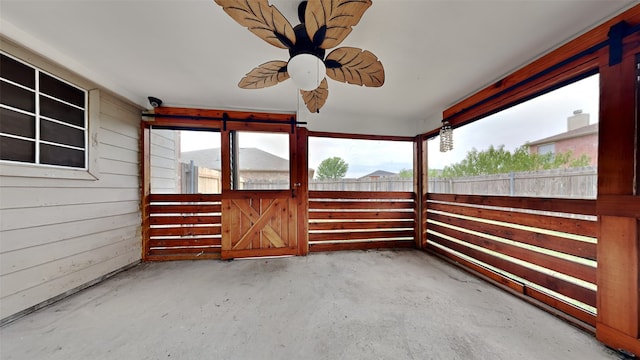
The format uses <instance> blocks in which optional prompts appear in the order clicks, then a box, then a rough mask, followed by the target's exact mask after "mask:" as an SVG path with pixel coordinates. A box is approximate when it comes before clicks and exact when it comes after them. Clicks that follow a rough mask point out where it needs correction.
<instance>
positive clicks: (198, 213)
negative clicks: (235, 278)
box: [144, 194, 222, 261]
mask: <svg viewBox="0 0 640 360" xmlns="http://www.w3.org/2000/svg"><path fill="white" fill-rule="evenodd" d="M221 201H222V199H221V195H219V194H216V195H205V194H152V195H149V204H148V214H149V217H148V219H147V220H146V221H148V224H149V225H148V232H147V234H146V236H145V237H146V239H145V242H144V247H145V248H144V251H145V252H146V259H145V260H149V261H154V260H176V259H211V258H214V259H217V258H219V257H220V238H221V235H220V234H221V231H220V229H221Z"/></svg>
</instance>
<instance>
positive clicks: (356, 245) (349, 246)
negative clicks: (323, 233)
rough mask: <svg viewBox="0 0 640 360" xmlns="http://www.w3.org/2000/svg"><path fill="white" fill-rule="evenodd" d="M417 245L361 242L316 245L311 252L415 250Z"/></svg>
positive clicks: (310, 247) (401, 241)
mask: <svg viewBox="0 0 640 360" xmlns="http://www.w3.org/2000/svg"><path fill="white" fill-rule="evenodd" d="M415 246H416V244H415V241H413V240H399V241H359V242H345V243H319V244H318V243H316V244H309V251H311V252H320V251H341V250H369V249H399V248H415Z"/></svg>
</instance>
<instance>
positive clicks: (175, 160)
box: [151, 129, 222, 194]
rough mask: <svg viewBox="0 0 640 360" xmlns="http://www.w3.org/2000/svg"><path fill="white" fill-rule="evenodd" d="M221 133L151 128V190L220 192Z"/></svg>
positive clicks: (167, 192) (160, 191)
mask: <svg viewBox="0 0 640 360" xmlns="http://www.w3.org/2000/svg"><path fill="white" fill-rule="evenodd" d="M220 173H221V171H220V133H219V132H214V131H192V130H174V129H151V192H152V193H154V194H195V193H199V194H219V193H220V192H221V189H222V184H221V180H220Z"/></svg>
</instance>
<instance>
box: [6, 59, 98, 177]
mask: <svg viewBox="0 0 640 360" xmlns="http://www.w3.org/2000/svg"><path fill="white" fill-rule="evenodd" d="M0 160H2V161H7V162H19V163H31V164H39V165H52V166H62V167H70V168H79V169H86V168H87V92H86V91H85V90H83V89H80V88H78V87H76V86H74V85H71V84H69V83H67V82H65V81H62V80H60V79H58V78H55V77H53V76H52V75H49V74H47V73H45V72H43V71H41V70H39V69H37V68H35V67H33V66H31V65H28V64H26V63H24V62H22V61H19V60H17V59H15V58H12V57H10V56H8V55H5V54H4V53H0Z"/></svg>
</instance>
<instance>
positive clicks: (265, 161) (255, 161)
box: [181, 148, 289, 171]
mask: <svg viewBox="0 0 640 360" xmlns="http://www.w3.org/2000/svg"><path fill="white" fill-rule="evenodd" d="M181 156H182V159H183V161H184V162H188V161H189V160H193V163H194V164H195V165H196V166H201V167H206V168H209V169H215V170H220V169H221V168H222V167H221V159H220V148H211V149H203V150H194V151H185V152H182V153H181ZM239 158H240V170H244V171H289V160H287V159H283V158H281V157H279V156H276V155H273V154H271V153H269V152H266V151H263V150H260V149H257V148H240V154H239Z"/></svg>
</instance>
